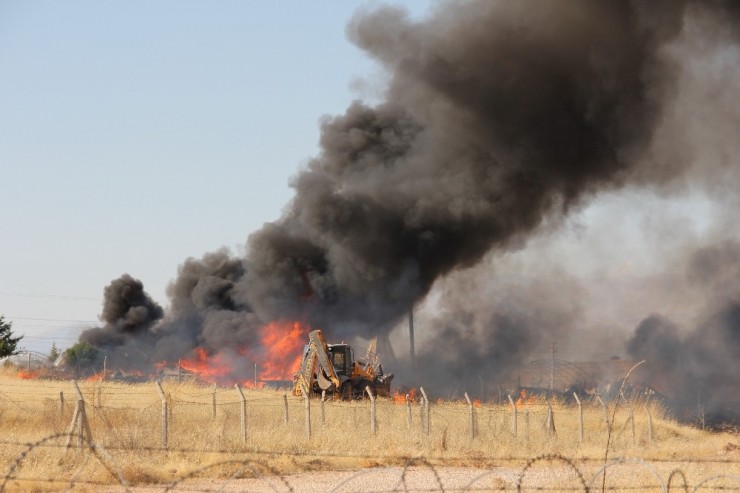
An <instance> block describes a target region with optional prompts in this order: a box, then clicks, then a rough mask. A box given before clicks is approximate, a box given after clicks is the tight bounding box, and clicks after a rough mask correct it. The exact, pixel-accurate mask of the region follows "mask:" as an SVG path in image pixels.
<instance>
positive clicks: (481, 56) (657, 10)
mask: <svg viewBox="0 0 740 493" xmlns="http://www.w3.org/2000/svg"><path fill="white" fill-rule="evenodd" d="M739 10H740V9H737V8H736V7H734V4H733V3H731V2H722V1H714V2H702V3H699V2H676V1H670V2H668V1H655V2H598V1H597V2H594V1H573V2H568V3H557V4H556V3H551V2H533V1H531V2H530V1H518V2H498V1H489V0H485V1H482V0H480V1H467V2H447V3H443V4H440V5H439V7H438V9H437V11H436V12H435V13H434V15H432V16H430V17H429V18H427V19H424V20H421V21H414V20H412V19H410V18H409V16H408V15H407V13H406V12H405V11H404V10H403V9H400V8H395V7H378V8H375V9H372V10H366V11H360V12H358V13H357V15H356V16H355V18H354V19H353V20H352V21H351V23H350V25H349V26H348V27H347V34H348V36H349V38H350V40H351V41H352V42H354V43H355V44H356V45H357V46H358V47H360V48H361V49H363V50H364V51H366V52H367V53H368V54H369V55H370V56H372V57H373V58H374V59H376V60H377V61H378V62H379V63H381V64H382V66H383V67H384V68H385V70H386V71H387V72H388V73H389V74H390V81H389V84H388V88H387V91H386V93H385V98H384V101H383V102H381V103H380V104H378V105H375V106H370V105H368V104H366V103H363V102H361V101H357V102H355V103H353V104H352V105H351V106H350V107H349V108H348V109H347V111H346V112H345V113H344V114H343V115H337V116H330V117H325V118H324V119H323V120H322V123H321V139H320V144H321V151H320V153H319V155H318V156H316V157H315V158H314V159H313V160H311V161H310V162H309V164H308V165H307V166H306V168H305V169H302V170H300V171H299V172H298V174H297V175H296V176H295V177H294V179H293V182H292V186H293V188H294V189H295V195H294V198H293V199H292V201H291V202H290V203H289V204H288V205H287V207H286V209H285V213H284V215H283V217H281V218H279V219H278V220H276V221H275V222H273V223H270V224H266V225H265V226H264V227H263V228H262V229H260V230H259V231H256V232H254V233H253V234H252V235H251V236H250V237H249V241H248V247H247V252H248V253H247V255H246V257H245V258H235V257H233V256H231V255H230V254H229V253H228V252H226V251H220V252H216V253H213V254H207V255H205V256H204V257H203V258H202V259H200V260H197V259H188V260H187V261H186V262H185V263H184V264H183V265H182V266H181V268H180V270H179V272H178V277H177V279H176V280H175V281H173V283H172V284H171V286H170V288H169V291H168V295H169V297H170V307H169V310H168V312H167V313H166V314H162V313H161V309H160V310H159V311H157V308H158V307H156V306H154V305H153V304H152V303H151V300H148V298H147V297H146V295H145V294H143V291H139V293H140V294H139V295H137V297H135V298H132V299H129V298H123V300H124V303H123V305H122V306H120V307H119V305H120V303H114V301H110V302H109V299H108V298H109V296H110V297H111V298H112V300H113V299H116V298H119V297H120V296H119V295H117V294H116V292H118V291H119V289H118V288H114V287H113V286H114V285H116V286H117V285H118V284H121V283H127V284H131V282H132V281H133V279H131V278H130V277H129V276H124V277H123V278H121V279H119V280H117V281H114V282H113V283H112V284H111V286H109V287H108V288H106V302H105V307H104V312H103V316H102V319H103V321H104V322H105V326H104V327H102V328H99V329H93V330H91V331H88V332H86V333H85V334H84V335H83V340H88V341H90V342H92V343H94V344H95V345H97V346H99V347H106V348H108V349H109V350H111V348H113V350H114V351H116V352H117V350H116V349H115V348H122V347H127V345H129V344H134V343H135V342H132V341H146V346H147V347H146V349H141V350H140V351H139V352H143V353H145V354H147V358H148V359H149V360H151V361H154V360H156V359H157V358H159V359H169V360H172V359H174V358H177V357H179V356H182V355H184V354H187V352H188V351H190V350H192V349H193V348H195V347H204V348H206V349H207V350H208V351H211V352H217V351H219V350H223V349H227V348H231V349H232V350H233V348H235V347H239V346H244V345H247V346H249V345H254V344H258V337H257V331H258V329H259V327H260V326H261V325H263V324H264V323H266V322H269V321H272V320H280V319H299V320H303V321H306V322H308V323H309V324H310V325H312V326H314V327H322V328H324V329H325V330H326V332H327V333H328V334H329V335H330V336H331V338H332V339H340V338H351V337H354V336H359V337H362V338H364V339H368V338H370V337H372V336H374V335H380V336H387V335H388V334H390V333H391V331H393V329H394V328H395V327H396V326H397V325H398V323H399V321H401V320H403V318H404V317H405V315H406V313H407V312H408V310H409V309H410V307H412V306H417V307H418V306H423V307H430V306H431V304H432V303H431V302H430V301H429V300H430V299H434V300H439V303H437V304H436V306H434V307H431V308H427V309H426V310H427V311H426V314H425V315H424V318H422V320H424V322H425V324H424V325H425V326H426V329H425V330H428V331H429V333H430V334H432V337H436V344H433V345H432V344H430V345H427V346H425V347H422V348H420V351H419V361H418V365H419V366H418V368H417V370H418V371H419V375H422V374H423V375H426V376H427V378H430V377H429V375H434V378H433V380H434V381H435V382H438V385H439V386H440V387H442V388H444V386H449V385H458V386H463V385H472V384H471V382H473V381H475V380H477V379H478V378H479V373H480V374H483V375H487V376H488V377H489V378H495V377H499V376H504V375H505V374H507V373H508V372H509V371H510V370H511V369H512V368H514V367H516V366H517V365H519V364H521V363H522V362H523V361H525V360H526V358H527V357H528V355H530V354H532V353H533V352H536V351H539V350H541V349H542V347H543V345H546V344H549V343H550V342H551V341H552V340H554V339H560V340H569V339H570V338H577V337H578V336H574V335H573V331H574V330H581V331H588V333H589V334H591V335H592V336H593V337H594V339H595V340H600V338H601V337H602V336H603V334H599V333H598V330H597V329H598V325H599V324H600V323H603V316H602V318H601V319H598V317H597V318H594V313H595V312H596V311H597V309H596V307H594V306H590V305H589V297H590V296H593V294H592V293H593V290H592V288H593V287H594V286H592V285H586V284H584V283H582V282H579V281H577V280H574V279H573V278H572V277H573V276H571V275H569V273H568V272H569V265H561V266H560V268H559V269H556V270H557V272H555V271H554V270H552V266H551V265H550V266H546V267H545V268H542V267H541V266H540V267H538V268H537V269H536V271H537V272H536V273H535V274H534V275H532V276H530V277H529V278H527V280H526V281H521V279H520V280H519V281H516V282H515V281H512V278H511V277H507V276H506V273H507V272H508V273H510V274H512V273H516V272H517V268H516V265H515V264H516V263H517V262H512V259H514V258H515V257H516V256H517V255H519V257H518V258H519V261H518V264H519V267H521V266H522V265H524V266H530V267H531V266H535V265H538V263H542V262H543V260H542V258H544V257H547V252H548V251H549V248H558V245H562V244H560V243H558V242H559V241H561V239H562V238H565V237H567V233H568V231H570V230H569V229H568V228H572V227H574V221H576V222H577V218H578V217H580V216H579V215H580V214H581V213H582V212H583V211H584V210H586V208H587V206H588V205H589V204H592V203H594V201H597V203H598V199H599V198H600V197H604V196H609V195H610V194H611V196H615V195H616V196H619V194H620V193H625V194H627V196H629V194H630V193H632V194H637V195H640V196H641V197H643V198H644V197H669V198H670V199H671V200H674V201H677V202H680V201H681V200H682V197H686V196H696V194H697V190H700V191H702V192H701V193H704V194H705V196H709V197H711V200H712V201H713V202H714V201H716V203H717V204H719V205H718V206H717V207H718V210H719V211H720V214H719V215H718V216H717V217H716V218H712V222H713V224H714V225H715V227H717V231H716V233H717V234H716V237H710V238H702V239H701V241H700V240H699V238H697V237H696V235H694V234H692V229H691V228H690V227H686V228H683V227H679V229H678V230H674V229H670V228H669V229H670V230H667V229H665V228H661V224H662V225H664V226H665V224H670V223H665V222H664V219H665V218H666V217H668V216H666V215H658V217H657V220H656V222H655V223H650V224H645V225H643V226H645V227H644V229H643V230H641V231H639V232H638V234H639V235H640V237H641V238H642V239H643V241H645V244H650V245H653V246H651V247H649V248H648V249H647V253H646V254H645V255H646V258H647V261H646V262H645V263H644V265H648V264H651V262H653V261H654V260H656V259H658V258H660V260H661V261H660V266H662V268H663V269H669V270H670V269H673V270H671V271H670V272H671V274H672V276H671V277H670V278H661V279H659V280H657V281H655V284H656V285H663V286H671V291H664V292H669V293H671V294H668V295H666V297H667V298H670V297H672V296H674V295H675V296H676V297H678V298H680V299H691V297H690V296H689V295H688V294H689V293H695V292H696V290H697V287H696V285H695V283H694V281H691V282H690V281H689V280H688V279H685V277H686V276H683V275H682V274H680V273H683V272H686V270H685V268H681V270H680V271H679V270H676V269H677V268H678V266H680V265H682V263H683V262H684V261H685V258H687V257H689V256H690V255H691V252H692V251H694V250H696V249H697V248H699V247H701V246H704V245H702V244H701V242H704V243H707V242H711V241H714V240H718V239H720V236H721V233H722V232H725V234H726V231H727V230H726V229H725V228H722V223H725V224H731V223H732V219H733V218H735V211H736V207H735V206H736V205H737V204H735V203H734V202H735V198H734V197H735V194H734V190H735V187H736V186H737V185H738V182H739V181H740V180H738V179H737V178H738V176H737V166H736V164H735V161H734V156H736V155H737V152H736V151H738V149H737V147H738V144H737V143H736V135H738V130H740V111H738V107H737V104H736V102H735V97H736V94H738V89H740V77H739V74H738V68H737V67H740V63H738V61H740V60H738V58H740V54H739V53H740V52H739V51H738V50H739V48H738V37H737V34H738V27H737V26H738V25H739V24H738V22H737V21H738V16H739ZM701 193H700V194H701ZM692 194H693V195H692ZM656 200H658V199H656ZM660 200H663V199H660ZM630 207H633V206H632V205H630ZM631 212H634V211H632V210H626V211H625V210H624V209H620V208H612V209H607V218H608V219H609V220H610V221H611V220H614V219H615V217H614V216H615V215H618V214H625V213H627V214H629V213H631ZM574 218H576V219H574ZM589 224H596V227H597V228H603V233H604V235H605V236H603V237H601V239H600V240H599V241H600V242H601V243H602V244H606V245H607V246H606V247H605V250H606V251H607V252H613V251H616V250H618V247H617V246H615V245H613V244H610V240H609V238H610V235H611V234H612V233H613V230H614V229H615V228H612V227H609V226H607V227H603V226H601V225H600V224H599V223H593V222H590V223H589ZM600 231H601V230H600ZM558 235H560V236H558ZM559 238H560V239H559ZM543 239H544V240H543ZM653 240H654V241H653ZM569 248H570V247H566V248H564V249H563V252H568V251H569ZM733 251H734V250H733ZM519 252H521V253H519ZM542 252H545V254H544V256H539V253H542ZM571 252H572V250H571ZM665 252H671V253H670V254H669V255H667V257H666V256H663V257H661V255H662V254H664V253H665ZM715 253H717V252H715ZM719 253H720V255H719V257H717V258H715V256H714V255H713V254H708V255H709V256H708V257H706V255H707V254H704V255H705V257H706V258H705V260H703V261H702V260H701V258H704V257H701V255H700V254H697V255H698V257H696V259H695V260H694V261H693V263H692V266H693V267H691V268H690V269H689V270H688V273H689V274H688V276H687V277H688V278H691V279H698V281H696V282H702V281H701V279H704V278H706V277H711V279H712V280H711V282H709V284H711V285H712V286H717V285H718V283H720V281H718V280H717V279H719V278H722V279H724V280H723V281H721V282H722V283H724V284H726V285H730V286H734V285H735V284H734V283H735V282H736V281H735V279H737V277H735V278H734V279H733V278H729V277H728V278H725V277H723V276H722V275H721V273H722V272H725V271H726V270H725V266H726V265H728V264H732V265H737V260H738V259H737V257H735V256H734V254H730V253H728V252H726V251H724V250H721V251H720V252H719ZM653 254H654V255H655V256H653ZM561 258H562V257H561ZM697 259H698V260H697ZM578 260H579V259H578V258H574V257H570V258H569V259H568V260H567V262H565V264H574V265H575V264H577V263H578ZM608 264H609V259H608V258H607V259H603V260H601V264H600V265H602V266H603V265H608ZM715 264H717V265H715ZM697 265H700V266H703V267H701V268H700V267H697ZM660 266H651V273H650V274H651V275H652V274H656V273H658V274H663V270H662V269H661V267H660ZM712 266H714V267H712ZM712 268H714V271H712ZM709 271H712V272H715V274H712V273H711V272H709ZM677 273H679V274H677ZM718 273H719V274H718ZM500 274H504V275H503V278H501V277H500ZM514 275H516V274H514ZM497 276H499V277H498V278H497ZM675 276H678V277H679V278H680V279H681V281H680V282H679V283H678V284H676V283H675V282H674V280H675ZM471 279H472V280H471ZM553 279H557V283H553V282H552V281H553ZM137 283H138V282H135V283H134V284H136V286H140V284H141V283H138V284H137ZM433 290H435V291H434V292H433ZM109 291H110V292H109ZM710 291H712V290H710V289H702V290H701V292H702V293H703V294H704V295H705V297H704V298H702V300H701V303H698V302H696V303H693V304H691V308H692V309H693V307H694V306H697V307H698V306H699V305H700V304H701V305H702V306H707V305H709V304H711V303H709V301H708V299H709V297H711V296H712V293H713V292H714V291H712V293H710ZM725 291H726V290H725ZM430 292H433V295H432V297H431V298H428V295H429V294H430ZM641 292H642V291H641ZM726 292H727V291H726ZM728 294H729V293H728ZM735 294H738V293H735ZM604 298H606V296H605V297H604ZM726 298H727V299H726V300H725V303H724V304H720V308H719V311H717V312H715V313H716V315H715V316H713V317H712V316H710V317H709V318H707V319H706V320H705V322H704V323H702V325H699V326H698V327H701V329H697V330H701V331H703V332H704V333H711V334H716V335H717V338H718V339H717V340H720V341H723V343H726V344H728V346H726V347H724V348H715V347H714V346H707V344H710V343H709V342H706V341H705V340H704V339H703V338H702V337H700V336H693V335H691V334H695V332H692V330H694V329H693V328H688V327H687V326H685V325H683V324H684V322H687V321H689V320H694V321H696V319H697V317H698V316H699V315H698V314H697V313H693V312H692V313H691V314H688V315H685V317H684V318H682V319H681V320H679V321H677V322H675V324H676V325H674V322H670V321H669V320H668V319H667V318H662V317H661V316H657V315H656V316H654V317H651V318H647V319H645V320H644V321H643V322H641V323H639V320H642V319H643V318H644V317H646V316H649V315H650V314H651V313H659V312H660V311H661V309H662V308H663V306H662V305H660V302H661V301H665V298H663V299H660V297H659V296H647V297H644V298H642V299H640V300H639V301H638V302H637V303H636V305H633V306H630V307H629V308H628V309H627V310H623V309H622V308H616V309H615V313H616V315H615V317H614V318H615V319H619V318H620V317H623V318H621V321H613V322H614V323H619V324H620V325H621V326H622V327H621V332H620V334H619V336H620V338H621V339H620V341H623V340H625V339H626V338H627V337H628V336H627V334H626V333H627V332H628V330H625V329H629V323H633V325H632V326H634V325H635V324H638V323H639V325H638V326H637V329H636V332H635V334H634V337H633V338H632V339H631V340H630V342H629V344H628V346H627V348H628V352H629V354H630V355H631V356H634V357H645V358H648V359H651V360H652V359H655V360H656V361H658V363H657V365H658V366H657V368H658V369H659V370H660V371H661V372H670V369H669V368H670V367H672V366H674V362H675V361H674V359H675V354H676V353H681V354H683V353H682V351H685V349H682V348H685V347H688V346H691V347H694V346H696V347H699V348H700V349H701V351H699V352H698V353H696V354H697V356H696V357H695V358H693V360H692V361H695V364H696V365H699V366H701V365H704V364H705V363H707V364H709V362H707V361H705V360H706V358H704V357H703V356H702V357H700V356H699V354H708V353H712V354H714V353H715V350H717V351H718V352H717V354H718V355H719V356H721V357H728V358H730V357H733V355H734V356H735V357H736V356H737V347H738V340H737V339H738V338H737V332H738V330H740V329H739V328H738V321H737V316H736V315H735V311H736V308H733V307H736V306H737V305H736V303H737V302H738V298H733V297H726ZM425 300H427V303H426V304H423V303H424V301H425ZM652 302H656V303H658V305H659V306H649V305H650V304H651V303H652ZM733 303H734V304H733ZM109 305H110V306H109ZM688 306H689V305H686V306H685V308H686V307H688ZM625 313H627V316H624V315H625ZM637 313H639V315H637ZM669 315H673V314H669ZM600 316H601V315H600ZM684 333H687V334H689V335H684ZM733 344H734V346H733ZM152 348H154V351H153V353H152ZM702 348H703V349H702ZM719 349H723V351H719ZM130 353H131V351H127V354H130ZM692 354H693V353H692ZM127 357H130V356H127ZM121 359H122V360H123V359H124V358H121ZM710 359H711V358H710ZM735 359H736V360H737V359H738V358H737V357H736V358H735ZM399 365H400V366H403V365H405V363H404V362H403V361H401V362H399ZM709 367H710V369H711V368H712V367H711V364H710V365H709ZM471 368H474V369H475V373H473V372H471V371H470V369H471ZM408 370H409V373H408V374H411V371H410V369H408ZM656 371H657V370H656ZM736 374H740V372H736ZM725 376H727V377H728V378H729V380H731V381H732V378H731V377H730V376H729V375H725ZM735 379H737V377H735ZM735 383H736V382H735ZM471 388H473V387H471ZM735 395H737V394H735Z"/></svg>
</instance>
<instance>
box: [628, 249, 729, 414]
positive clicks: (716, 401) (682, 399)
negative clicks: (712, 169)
mask: <svg viewBox="0 0 740 493" xmlns="http://www.w3.org/2000/svg"><path fill="white" fill-rule="evenodd" d="M739 275H740V243H738V242H737V241H725V242H721V243H719V244H716V245H712V246H709V247H705V248H702V249H699V250H697V251H696V252H695V253H694V254H693V255H691V257H690V259H689V263H688V268H687V279H688V280H689V282H691V283H693V284H695V285H697V288H698V289H699V290H701V291H704V292H705V293H706V296H705V297H704V298H705V299H707V300H709V303H710V304H709V305H708V306H706V307H705V309H704V313H703V314H702V315H701V317H700V318H699V320H698V321H697V323H696V324H695V325H693V326H689V327H687V328H686V330H685V331H681V330H680V328H679V327H678V326H677V325H676V324H674V323H673V322H671V321H670V320H668V319H666V318H664V317H661V316H658V315H653V316H650V317H648V318H646V319H645V320H643V321H642V322H641V323H640V324H639V325H638V326H637V328H636V329H635V332H634V334H633V336H632V338H631V339H630V340H629V341H628V343H627V350H628V352H629V354H630V356H632V357H633V358H635V359H639V360H642V359H644V360H645V361H646V363H645V369H646V372H647V375H645V378H646V379H647V380H648V381H650V382H654V383H655V384H656V386H657V387H659V389H660V390H661V391H662V392H664V393H665V394H666V395H667V396H668V397H669V398H670V399H671V403H672V408H673V409H674V410H675V412H677V413H679V416H680V417H683V418H685V419H696V418H701V417H702V414H703V415H704V416H703V417H704V419H706V420H707V421H709V422H710V424H712V423H713V424H719V423H721V422H733V421H735V422H737V421H740V415H739V414H738V409H740V408H739V407H738V404H740V285H739V284H738V282H737V279H738V276H739Z"/></svg>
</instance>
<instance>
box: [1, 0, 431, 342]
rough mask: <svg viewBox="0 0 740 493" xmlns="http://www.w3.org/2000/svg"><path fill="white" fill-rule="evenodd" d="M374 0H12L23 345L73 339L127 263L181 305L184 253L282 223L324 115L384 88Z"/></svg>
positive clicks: (11, 91)
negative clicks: (358, 26) (359, 41)
mask: <svg viewBox="0 0 740 493" xmlns="http://www.w3.org/2000/svg"><path fill="white" fill-rule="evenodd" d="M432 1H433V0H415V1H413V2H404V5H406V6H407V8H409V9H410V10H411V12H412V13H413V14H414V15H419V16H422V15H424V13H425V12H427V11H428V9H429V6H430V4H432ZM374 4H375V3H373V2H360V1H345V0H343V1H331V2H329V1H326V2H272V1H269V2H268V1H261V2H257V1H253V2H252V1H250V2H247V1H219V2H204V1H183V0H177V1H148V0H147V1H132V0H126V1H117V2H114V1H110V2H101V1H98V0H88V1H81V0H80V1H66V2H59V1H33V2H29V1H26V0H17V1H12V0H0V190H2V206H1V207H0V231H2V241H1V242H0V314H2V313H4V314H5V315H6V316H7V317H8V318H9V319H11V320H13V321H14V327H15V330H16V332H17V333H22V334H25V335H26V339H25V340H24V341H23V343H22V344H23V345H24V346H25V347H27V348H30V349H35V350H46V349H48V347H49V346H50V345H51V342H52V341H56V343H57V345H59V346H60V347H66V346H68V345H70V344H71V343H72V342H74V339H75V338H76V333H77V332H78V331H79V328H80V327H81V326H83V325H85V324H81V323H78V322H73V321H77V320H81V321H94V320H96V319H97V315H98V313H99V312H100V306H101V300H102V290H103V287H104V286H105V285H106V284H108V283H109V282H110V281H111V280H112V279H114V278H116V277H118V276H120V275H121V274H123V273H125V272H127V273H130V274H131V275H133V276H134V277H137V278H139V279H141V280H142V281H143V282H144V285H145V287H146V289H147V290H148V291H149V292H150V293H151V294H152V295H153V297H154V298H155V299H157V300H158V301H160V302H161V303H166V301H167V300H166V297H165V287H166V285H167V283H168V282H169V281H170V280H171V279H172V278H173V277H174V275H175V273H176V270H177V266H178V265H179V264H180V263H181V262H182V261H183V260H184V259H185V258H187V257H189V256H195V257H200V256H201V255H202V254H203V253H205V252H207V251H212V250H214V249H217V248H219V247H222V246H227V247H229V248H231V249H232V250H233V251H238V249H239V248H241V247H242V246H243V244H244V242H245V240H246V238H247V236H248V234H249V233H250V232H251V231H254V230H255V229H257V228H259V227H260V226H261V225H262V224H263V223H264V222H266V221H271V220H274V219H277V218H278V217H279V215H280V210H281V208H282V206H283V205H284V204H285V203H286V202H287V201H288V200H289V199H290V197H291V195H292V194H291V190H290V189H289V187H288V183H289V180H290V177H291V176H292V175H294V174H295V173H296V171H297V170H298V169H299V168H300V166H302V165H304V164H305V163H306V161H307V160H308V159H309V158H310V157H311V156H313V155H315V154H316V152H317V141H318V122H319V119H320V118H321V116H322V115H333V114H338V113H341V112H343V111H344V109H345V108H346V107H347V105H348V104H349V103H350V102H351V101H352V100H353V99H358V98H360V99H368V98H372V97H373V95H374V94H375V95H377V92H378V89H379V88H381V87H382V83H383V77H382V73H381V71H380V68H379V67H378V66H377V65H376V64H375V63H374V62H372V61H371V60H369V59H368V58H367V57H366V56H365V55H364V53H362V52H361V51H360V50H359V49H357V48H356V47H355V46H354V45H352V44H351V43H350V42H349V41H348V40H347V39H346V35H345V26H346V24H347V22H348V21H349V19H350V18H351V16H352V15H353V13H354V12H355V11H356V10H357V8H359V7H362V6H366V5H374ZM363 81H364V82H363ZM363 88H364V89H363Z"/></svg>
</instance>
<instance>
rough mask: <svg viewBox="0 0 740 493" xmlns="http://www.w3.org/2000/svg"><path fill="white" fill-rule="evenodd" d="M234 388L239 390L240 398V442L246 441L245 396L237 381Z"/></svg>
mask: <svg viewBox="0 0 740 493" xmlns="http://www.w3.org/2000/svg"><path fill="white" fill-rule="evenodd" d="M234 388H235V389H236V391H237V392H239V399H240V400H241V405H242V406H241V429H242V443H247V398H246V397H244V392H242V389H241V388H240V387H239V384H238V383H235V384H234Z"/></svg>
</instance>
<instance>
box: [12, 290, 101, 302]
mask: <svg viewBox="0 0 740 493" xmlns="http://www.w3.org/2000/svg"><path fill="white" fill-rule="evenodd" d="M0 296H18V297H21V298H43V299H58V300H72V301H97V302H102V300H101V299H100V298H91V297H87V296H65V295H57V294H31V293H16V292H12V291H0Z"/></svg>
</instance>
